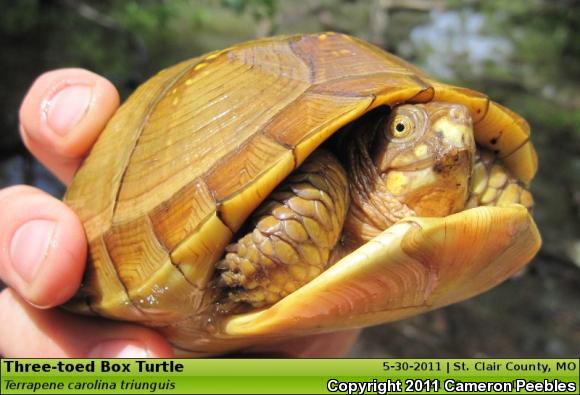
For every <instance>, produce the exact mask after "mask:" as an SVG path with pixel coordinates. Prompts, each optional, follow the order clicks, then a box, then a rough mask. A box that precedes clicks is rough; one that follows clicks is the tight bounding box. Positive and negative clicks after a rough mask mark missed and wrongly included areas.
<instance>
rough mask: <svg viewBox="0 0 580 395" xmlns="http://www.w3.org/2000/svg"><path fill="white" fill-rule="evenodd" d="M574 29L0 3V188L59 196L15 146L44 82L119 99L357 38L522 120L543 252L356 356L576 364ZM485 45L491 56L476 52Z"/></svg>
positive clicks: (340, 5) (337, 7) (442, 15)
mask: <svg viewBox="0 0 580 395" xmlns="http://www.w3.org/2000/svg"><path fill="white" fill-rule="evenodd" d="M579 26H580V2H579V1H576V0H561V1H555V0H512V1H504V0H486V1H483V0H469V1H459V0H433V1H430V0H406V1H405V0H368V1H355V0H302V1H278V0H221V1H210V0H176V1H168V0H165V1H163V0H158V1H155V0H143V1H135V0H122V1H112V0H103V1H89V0H84V1H75V0H20V1H16V0H14V1H10V0H1V1H0V46H1V48H2V55H1V57H0V59H1V61H0V65H1V71H2V72H1V73H0V125H1V128H2V131H3V132H2V133H1V134H0V187H1V186H6V185H11V184H17V183H28V184H34V185H37V186H40V187H42V188H44V189H46V190H48V191H50V192H51V193H53V194H55V195H57V196H58V195H60V194H61V193H62V191H63V187H62V186H61V185H60V184H58V182H56V181H55V180H54V178H52V176H50V175H49V174H48V173H47V172H46V171H45V170H43V169H42V167H41V166H40V165H38V164H37V163H36V162H35V161H34V160H33V159H32V158H31V157H30V156H29V155H28V154H27V152H26V150H25V149H24V147H23V145H22V143H21V142H20V139H19V136H18V118H17V114H18V107H19V104H20V101H21V100H22V98H23V96H24V95H25V93H26V90H27V89H28V87H29V86H30V84H31V83H32V81H33V80H34V78H35V77H36V76H38V75H39V74H41V73H42V72H44V71H47V70H50V69H54V68H59V67H84V68H87V69H90V70H93V71H95V72H97V73H99V74H102V75H104V76H106V77H107V78H109V79H110V80H112V81H113V82H114V83H115V85H116V86H117V87H118V88H119V90H120V92H121V94H122V97H126V96H127V95H128V94H129V93H130V92H131V91H132V90H133V89H134V88H135V87H136V86H137V85H139V83H141V82H142V81H143V80H144V79H146V78H147V77H148V76H150V75H152V74H153V73H155V72H156V71H158V70H159V69H161V68H163V67H165V66H168V65H171V64H173V63H176V62H178V61H180V60H183V59H186V58H189V57H193V56H197V55H199V54H202V53H204V52H208V51H211V50H214V49H218V48H223V47H226V46H228V45H230V44H233V43H236V42H240V41H244V40H248V39H252V38H255V37H260V36H266V35H272V34H287V33H298V32H315V31H323V30H335V31H341V32H346V33H349V34H353V35H357V36H359V37H362V38H364V39H367V40H369V41H371V42H374V43H375V44H377V45H379V46H381V47H383V48H385V49H387V50H389V51H391V52H394V53H396V54H398V55H399V56H402V57H404V58H406V59H407V60H409V61H411V62H414V63H416V64H417V65H419V66H420V67H425V68H426V69H427V71H428V72H431V73H432V74H434V75H435V76H436V77H438V78H441V79H443V80H446V81H448V82H452V83H455V84H458V85H463V86H467V87H470V88H473V89H477V90H481V91H483V92H485V93H487V94H488V95H489V96H491V97H492V98H494V99H495V100H496V101H499V102H501V103H503V104H505V105H507V106H508V107H510V108H512V109H514V110H515V111H517V112H519V113H521V114H522V115H523V116H525V117H526V118H527V119H528V121H529V122H530V124H531V125H532V130H533V141H534V143H535V144H536V146H537V147H538V151H539V156H540V171H539V174H538V177H537V179H536V181H535V182H534V184H533V186H532V189H533V192H534V196H535V198H536V202H537V203H536V204H537V206H536V207H537V208H536V213H535V214H536V217H537V219H538V222H539V224H540V229H541V231H542V234H543V237H544V247H543V249H542V251H541V252H540V254H539V256H538V257H537V258H536V260H535V262H534V263H533V264H532V265H531V268H530V269H528V270H527V271H526V272H525V273H524V274H522V275H521V276H520V277H519V278H517V279H515V280H511V281H509V282H508V283H506V284H504V285H502V286H501V287H498V288H497V289H496V290H494V291H492V292H489V293H488V294H486V295H483V296H481V297H479V298H476V299H474V300H471V301H468V302H465V303H462V304H459V305H456V306H452V307H450V308H447V309H443V310H440V311H437V312H434V313H431V314H427V315H424V316H421V317H417V318H414V319H410V320H406V321H403V322H401V323H395V324H390V325H385V326H381V327H376V328H372V329H368V330H366V331H365V335H364V336H363V337H362V339H361V341H360V342H359V344H358V345H357V347H356V349H355V350H354V351H353V355H356V356H387V355H393V356H397V357H402V356H419V357H421V356H455V357H463V356H577V355H579V354H580V331H579V330H578V328H580V314H579V313H578V309H577V304H578V301H579V300H580V287H579V285H580V269H579V266H580V96H579V95H578V91H579V87H580V40H579V39H578V37H579V36H578V27H579ZM490 42H491V43H496V44H497V45H495V46H494V45H491V46H490V47H489V48H488V49H487V50H485V48H486V46H485V45H484V44H485V43H490ZM474 54H478V55H477V56H479V58H478V59H476V60H475V61H474V56H475V55H474ZM477 56H476V58H477ZM442 70H443V71H442Z"/></svg>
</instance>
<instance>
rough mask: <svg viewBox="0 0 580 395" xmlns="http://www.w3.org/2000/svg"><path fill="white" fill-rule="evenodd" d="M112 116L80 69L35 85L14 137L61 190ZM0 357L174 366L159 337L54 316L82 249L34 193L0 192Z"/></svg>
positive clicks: (293, 346)
mask: <svg viewBox="0 0 580 395" xmlns="http://www.w3.org/2000/svg"><path fill="white" fill-rule="evenodd" d="M118 106H119V94H118V92H117V90H116V89H115V87H114V86H113V85H112V84H111V83H110V82H109V81H108V80H106V79H105V78H103V77H101V76H99V75H97V74H94V73H92V72H90V71H87V70H83V69H60V70H55V71H51V72H48V73H45V74H43V75H41V76H40V77H39V78H38V79H37V80H36V81H35V82H34V83H33V84H32V86H31V88H30V90H29V91H28V93H27V94H26V96H25V98H24V100H23V102H22V105H21V108H20V114H19V115H20V132H21V136H22V139H23V141H24V144H25V145H26V147H27V148H28V149H29V151H30V152H31V153H32V154H33V155H34V156H35V157H36V158H37V159H38V160H39V161H40V162H41V163H43V164H44V165H45V166H46V167H47V168H48V169H49V170H50V171H51V172H52V173H53V174H55V175H56V177H58V178H59V179H60V180H61V181H62V182H63V183H65V184H68V183H69V182H70V181H71V180H72V178H73V175H74V173H75V171H76V170H77V169H78V167H79V166H80V164H81V163H82V160H83V158H84V157H85V156H86V155H87V154H88V152H89V151H90V149H91V147H92V145H93V144H94V142H95V140H96V139H97V137H98V136H99V134H100V133H101V131H102V130H103V128H104V127H105V125H106V123H107V121H108V120H109V119H110V118H111V116H112V115H113V113H114V112H115V110H116V109H117V108H118ZM0 218H1V219H2V220H1V221H0V279H1V280H2V281H3V282H4V283H6V284H7V285H8V288H6V289H4V290H3V291H2V292H1V293H0V322H1V323H2V325H0V355H1V356H4V357H44V358H48V357H71V358H85V357H103V358H113V357H124V358H143V357H154V358H164V357H171V356H173V351H172V349H171V346H170V345H169V343H168V342H167V340H165V339H164V338H163V337H162V336H161V335H160V334H158V333H157V332H156V331H154V330H153V329H150V328H146V327H143V326H140V325H136V324H129V323H122V322H114V321H110V320H106V319H100V318H92V317H83V316H79V315H75V314H71V313H68V312H66V311H63V310H61V309H59V308H57V307H56V306H58V305H60V304H62V303H64V302H65V301H67V300H68V299H69V298H70V297H71V296H73V295H74V293H75V292H76V291H77V289H78V287H79V285H80V281H81V278H82V274H83V271H84V266H85V262H86V256H87V240H86V238H85V234H84V231H83V227H82V224H81V222H80V220H79V219H78V218H77V216H76V215H75V214H74V213H73V211H72V210H71V209H69V208H68V207H67V206H66V205H65V204H64V203H62V202H61V201H60V200H58V199H55V198H54V197H52V196H50V195H48V194H46V193H45V192H43V191H41V190H38V189H36V188H33V187H30V186H25V185H17V186H12V187H8V188H4V189H1V190H0ZM358 333H359V331H358V330H350V331H343V332H336V333H331V334H324V335H315V336H310V337H304V338H300V339H294V340H291V341H287V342H284V343H281V344H277V345H270V346H264V347H260V348H254V349H252V350H247V352H244V353H242V354H241V355H269V356H284V357H340V356H343V355H345V354H346V353H347V352H348V350H349V349H350V348H351V346H352V345H353V343H354V342H355V341H356V338H357V336H358Z"/></svg>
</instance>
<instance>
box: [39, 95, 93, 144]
mask: <svg viewBox="0 0 580 395" xmlns="http://www.w3.org/2000/svg"><path fill="white" fill-rule="evenodd" d="M91 96H92V89H91V87H90V86H88V85H66V86H64V87H63V88H62V89H60V90H59V91H57V92H56V93H55V94H53V95H52V96H51V97H50V98H49V99H48V100H46V101H45V102H43V103H42V111H43V113H44V116H45V117H46V121H47V123H48V126H49V127H50V128H51V129H52V130H53V131H54V132H56V133H57V134H59V135H61V136H64V135H66V134H67V133H68V132H69V131H70V130H71V129H72V128H73V127H75V126H76V124H77V123H79V121H80V120H81V119H82V118H83V116H84V115H85V113H86V112H87V109H88V107H89V103H90V101H91Z"/></svg>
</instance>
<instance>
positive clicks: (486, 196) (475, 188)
mask: <svg viewBox="0 0 580 395" xmlns="http://www.w3.org/2000/svg"><path fill="white" fill-rule="evenodd" d="M470 190H471V196H470V198H469V200H468V201H467V204H466V208H473V207H477V206H505V205H510V204H513V203H518V204H521V205H522V206H524V207H525V208H527V209H528V210H529V211H531V210H532V208H533V206H534V200H533V198H532V194H531V193H530V192H529V191H528V190H527V189H526V187H525V185H524V184H523V183H522V182H521V181H519V180H518V179H517V178H515V177H514V176H513V175H511V174H510V172H509V170H507V168H506V167H505V166H504V165H503V164H502V163H501V161H500V160H498V159H497V158H496V156H495V155H493V154H492V153H491V152H489V151H486V150H481V151H480V152H478V155H477V157H476V158H475V166H474V168H473V177H472V178H471V188H470Z"/></svg>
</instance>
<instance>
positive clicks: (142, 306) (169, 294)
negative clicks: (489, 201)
mask: <svg viewBox="0 0 580 395" xmlns="http://www.w3.org/2000/svg"><path fill="white" fill-rule="evenodd" d="M431 100H438V101H449V102H457V103H462V104H464V105H466V106H467V107H468V109H469V110H470V112H471V114H472V118H473V121H474V129H475V134H476V141H477V142H478V143H479V145H480V146H483V147H486V148H489V149H491V150H494V151H495V152H496V153H497V154H498V156H499V157H500V158H502V159H503V161H504V164H505V165H506V166H507V167H508V168H509V169H510V171H511V172H512V173H513V174H514V175H515V176H517V177H518V178H519V179H520V180H522V181H523V182H525V183H527V182H529V181H530V180H531V179H532V178H533V176H534V174H535V172H536V167H537V164H536V162H537V161H536V155H535V152H534V148H533V146H532V144H531V143H530V141H529V134H530V131H529V127H528V125H527V123H526V121H525V120H523V119H522V118H521V117H519V116H518V115H516V114H515V113H513V112H511V111H509V110H508V109H506V108H504V107H502V106H500V105H499V104H497V103H494V102H492V101H490V100H489V99H488V98H487V97H486V96H485V95H483V94H481V93H478V92H474V91H471V90H469V89H464V88H459V87H454V86H450V85H446V84H443V83H440V82H437V81H435V80H433V79H432V78H430V77H428V76H427V75H425V74H424V73H423V72H421V71H420V70H418V69H417V68H415V67H414V66H412V65H410V64H408V63H406V62H405V61H403V60H401V59H399V58H398V57H396V56H393V55H391V54H389V53H387V52H384V51H383V50H381V49H379V48H377V47H374V46H372V45H370V44H368V43H366V42H364V41H362V40H359V39H356V38H354V37H350V36H347V35H344V34H337V33H324V34H313V35H295V36H282V37H274V38H268V39H264V40H259V41H252V42H248V43H244V44H240V45H236V46H234V47H231V48H228V49H225V50H222V51H218V52H213V53H210V54H208V55H205V56H202V57H198V58H195V59H191V60H187V61H185V62H182V63H180V64H177V65H175V66H173V67H170V68H167V69H165V70H163V71H161V72H160V73H158V74H157V75H156V76H154V77H153V78H151V79H150V80H148V81H147V82H145V83H144V84H143V85H142V86H141V87H139V88H138V89H137V90H136V91H135V92H134V93H133V95H132V96H131V97H130V98H129V99H128V100H127V101H126V102H125V103H124V104H123V105H122V106H121V108H120V109H119V110H118V111H117V113H116V114H115V115H114V117H113V118H112V119H111V121H110V122H109V124H108V125H107V127H106V129H105V130H104V131H103V133H102V134H101V136H100V137H99V139H98V141H97V142H96V144H95V145H94V147H93V149H92V151H91V153H90V155H89V156H88V158H87V159H86V161H85V162H84V163H83V165H82V167H81V168H80V169H79V171H78V173H77V174H76V176H75V178H74V180H73V182H72V184H71V185H70V187H69V188H68V190H67V192H66V195H65V201H66V203H67V204H68V205H70V206H71V207H72V208H73V209H74V210H75V211H76V212H77V213H78V215H79V216H80V218H81V220H82V222H83V224H84V226H85V229H86V234H87V238H88V240H89V244H90V260H89V265H88V268H87V271H86V276H85V279H84V282H83V285H82V287H81V290H80V291H79V293H78V295H77V296H76V298H75V299H74V300H73V301H72V302H71V304H70V305H69V307H71V308H72V309H74V310H76V311H82V312H85V313H95V314H98V315H102V316H105V317H110V318H116V319H123V320H132V321H140V322H144V323H149V324H152V325H158V326H164V325H171V324H172V323H175V322H179V321H183V320H186V319H188V317H191V316H192V315H194V314H196V312H198V311H199V309H200V308H202V307H203V306H204V305H206V304H207V303H206V302H207V301H206V300H205V299H206V298H207V292H205V291H206V286H207V284H208V282H209V280H210V278H211V276H212V274H213V269H214V264H215V262H216V261H217V260H218V259H219V258H220V257H221V256H222V254H223V250H224V248H225V246H226V245H227V244H228V243H229V242H230V241H231V239H232V237H233V235H234V234H235V233H236V232H237V231H238V230H239V229H240V227H241V226H242V224H243V223H244V221H245V220H246V219H247V218H248V216H249V215H250V214H251V213H252V212H253V211H254V210H255V209H256V208H257V207H258V206H259V204H260V203H261V202H262V201H263V200H264V199H265V198H266V197H267V196H268V195H269V194H270V192H271V191H272V190H273V189H274V188H275V187H276V186H277V185H278V184H279V183H280V182H281V181H282V180H283V179H284V178H285V177H287V176H288V175H289V174H290V173H291V172H292V171H293V170H294V169H296V168H297V167H298V166H299V165H300V164H301V163H302V162H303V161H304V160H305V158H307V157H308V156H309V155H310V154H311V153H312V152H313V151H314V150H316V148H317V147H318V146H319V145H320V144H322V143H323V142H324V141H325V140H326V139H328V138H329V136H331V135H332V134H333V133H334V132H336V131H337V130H338V129H340V128H341V127H342V126H344V125H345V124H347V123H349V122H351V121H353V120H355V119H357V118H359V117H360V116H362V115H363V114H365V113H366V112H368V111H370V110H372V109H374V108H376V107H378V106H384V105H386V106H392V105H396V104H399V103H405V102H408V103H419V102H428V101H431Z"/></svg>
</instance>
